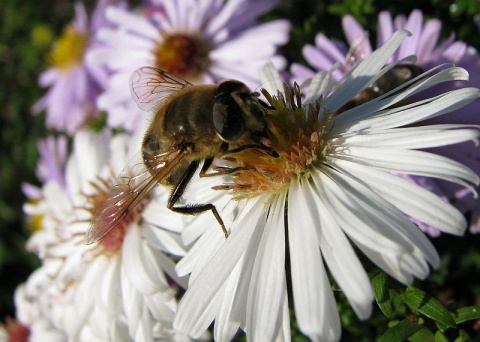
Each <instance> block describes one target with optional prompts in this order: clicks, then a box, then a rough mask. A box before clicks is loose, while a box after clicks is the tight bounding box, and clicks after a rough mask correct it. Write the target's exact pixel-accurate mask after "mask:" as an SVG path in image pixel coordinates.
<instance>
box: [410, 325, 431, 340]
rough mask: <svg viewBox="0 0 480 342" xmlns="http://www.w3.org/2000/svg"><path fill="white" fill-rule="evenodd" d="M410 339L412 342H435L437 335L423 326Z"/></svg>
mask: <svg viewBox="0 0 480 342" xmlns="http://www.w3.org/2000/svg"><path fill="white" fill-rule="evenodd" d="M408 340H409V341H410V342H435V335H433V333H432V332H431V331H430V330H429V329H427V328H425V327H423V328H422V329H420V330H419V331H417V332H416V333H415V334H413V335H412V336H410V338H409V339H408Z"/></svg>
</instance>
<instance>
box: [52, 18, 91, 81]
mask: <svg viewBox="0 0 480 342" xmlns="http://www.w3.org/2000/svg"><path fill="white" fill-rule="evenodd" d="M87 41H88V36H87V35H86V34H84V33H81V32H78V31H77V30H75V28H74V27H73V26H71V25H69V26H67V27H66V28H65V29H64V31H63V33H62V35H61V36H60V38H59V39H58V40H57V41H56V42H55V43H54V45H53V48H52V51H51V52H50V54H49V55H48V57H47V59H48V62H49V64H50V65H52V66H54V67H56V68H58V69H60V70H61V71H62V72H68V71H70V70H71V69H72V68H73V67H74V66H76V65H78V64H80V62H81V61H82V59H83V55H84V52H85V48H86V46H87Z"/></svg>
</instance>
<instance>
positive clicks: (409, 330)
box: [378, 318, 422, 342]
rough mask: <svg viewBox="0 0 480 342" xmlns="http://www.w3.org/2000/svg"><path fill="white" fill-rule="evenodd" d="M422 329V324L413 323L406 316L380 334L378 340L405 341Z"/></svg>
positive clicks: (389, 341) (388, 341)
mask: <svg viewBox="0 0 480 342" xmlns="http://www.w3.org/2000/svg"><path fill="white" fill-rule="evenodd" d="M421 329H422V326H421V325H418V324H416V323H413V322H411V321H410V320H409V319H407V318H406V319H404V320H403V321H401V322H399V323H398V324H396V325H394V326H393V327H391V328H390V329H388V330H387V331H386V332H385V333H384V334H383V335H382V336H380V338H379V339H378V342H391V341H405V340H406V339H408V338H409V337H410V336H412V335H414V334H415V333H416V332H418V331H420V330H421Z"/></svg>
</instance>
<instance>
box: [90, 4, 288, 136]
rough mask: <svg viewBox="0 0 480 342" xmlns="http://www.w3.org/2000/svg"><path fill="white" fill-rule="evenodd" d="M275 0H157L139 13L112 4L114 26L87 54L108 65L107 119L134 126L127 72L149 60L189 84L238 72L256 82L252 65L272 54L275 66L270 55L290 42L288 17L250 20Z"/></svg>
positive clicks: (136, 118)
mask: <svg viewBox="0 0 480 342" xmlns="http://www.w3.org/2000/svg"><path fill="white" fill-rule="evenodd" d="M277 2H278V1H277V0H261V1H253V0H246V1H238V0H226V1H218V0H184V1H180V2H179V1H175V0H158V1H153V5H151V6H149V7H148V8H147V9H146V10H145V11H144V12H143V13H138V12H131V11H127V10H123V9H119V8H115V7H111V8H109V9H108V10H107V12H106V16H107V18H108V19H109V20H110V21H111V23H112V25H114V28H108V29H103V30H101V31H100V32H99V35H98V38H99V40H100V41H101V42H103V43H104V46H103V47H99V48H97V49H94V50H93V51H91V52H90V53H89V56H88V58H89V59H90V60H95V61H96V62H103V63H105V65H106V66H107V67H108V68H109V69H110V70H111V71H112V75H111V78H110V79H109V82H108V87H107V89H106V91H105V92H104V93H103V94H102V95H101V96H100V98H99V101H98V106H99V107H100V108H101V109H103V110H106V111H107V114H108V124H109V125H110V126H113V127H116V126H121V127H123V128H125V129H127V130H133V129H134V128H136V127H137V126H138V122H141V120H140V118H141V117H143V115H144V113H143V112H142V111H140V110H139V109H138V107H137V106H136V105H135V103H134V102H133V100H132V98H131V96H130V91H129V78H130V75H131V74H132V72H133V71H134V70H136V69H138V68H140V67H143V66H153V67H156V68H159V69H162V70H164V71H166V72H168V73H171V74H174V75H176V76H180V77H182V78H184V79H187V80H188V81H190V82H192V83H216V82H218V81H220V80H223V79H225V78H236V79H239V80H241V81H243V82H244V83H246V84H247V85H257V84H258V81H259V80H258V77H257V75H258V71H259V69H260V67H261V66H262V65H264V64H265V63H266V62H267V61H269V60H273V61H274V63H275V64H276V66H277V67H278V68H284V67H285V64H286V62H285V59H284V58H283V57H280V56H278V55H275V51H276V48H277V46H279V45H281V44H284V43H286V42H287V40H288V31H289V29H290V25H289V23H288V21H286V20H274V21H269V22H267V23H263V24H258V23H256V20H255V19H256V17H257V16H258V15H259V14H261V13H263V12H265V11H266V10H268V9H270V8H271V7H273V6H274V5H275V4H276V3H277Z"/></svg>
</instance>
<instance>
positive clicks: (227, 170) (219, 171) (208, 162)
mask: <svg viewBox="0 0 480 342" xmlns="http://www.w3.org/2000/svg"><path fill="white" fill-rule="evenodd" d="M212 163H213V158H208V159H205V161H204V162H203V166H202V169H201V170H200V173H199V176H200V177H212V176H221V175H228V174H231V173H235V172H238V171H240V170H243V169H244V168H243V167H216V168H215V169H214V170H215V171H214V172H210V173H207V172H208V170H209V169H210V167H211V166H212Z"/></svg>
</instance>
